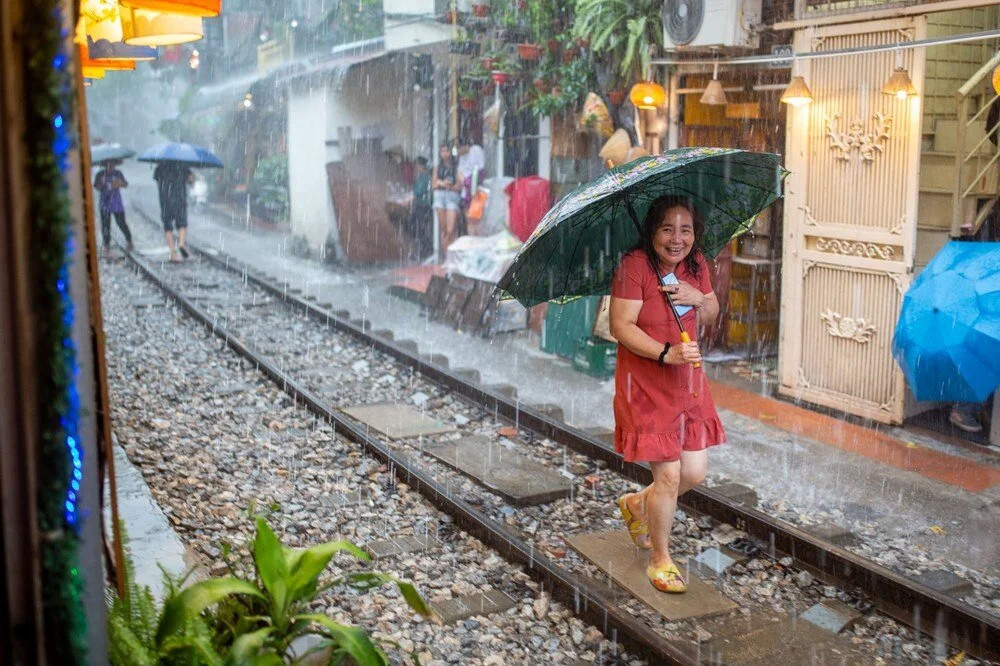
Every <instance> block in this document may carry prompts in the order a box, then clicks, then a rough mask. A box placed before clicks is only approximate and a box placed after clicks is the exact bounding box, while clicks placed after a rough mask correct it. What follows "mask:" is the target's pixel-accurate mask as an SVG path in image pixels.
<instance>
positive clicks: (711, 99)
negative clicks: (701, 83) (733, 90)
mask: <svg viewBox="0 0 1000 666" xmlns="http://www.w3.org/2000/svg"><path fill="white" fill-rule="evenodd" d="M701 103H702V104H708V105H709V106H725V105H726V91H725V90H723V89H722V81H720V80H719V61H718V60H716V61H715V65H714V66H713V68H712V80H711V81H709V82H708V87H706V88H705V92H704V93H703V94H702V96H701Z"/></svg>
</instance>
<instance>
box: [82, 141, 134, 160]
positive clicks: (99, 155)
mask: <svg viewBox="0 0 1000 666" xmlns="http://www.w3.org/2000/svg"><path fill="white" fill-rule="evenodd" d="M133 155H135V151H134V150H129V149H128V148H125V147H124V146H122V145H121V144H118V143H100V144H97V145H95V146H91V147H90V161H91V162H92V163H93V164H101V163H103V162H114V161H116V160H123V159H125V158H126V157H132V156H133Z"/></svg>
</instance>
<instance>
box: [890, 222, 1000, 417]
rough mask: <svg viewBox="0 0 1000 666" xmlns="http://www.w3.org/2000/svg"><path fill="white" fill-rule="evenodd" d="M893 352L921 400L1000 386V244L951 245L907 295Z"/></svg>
mask: <svg viewBox="0 0 1000 666" xmlns="http://www.w3.org/2000/svg"><path fill="white" fill-rule="evenodd" d="M892 351H893V354H894V355H895V357H896V360H897V361H898V362H899V365H900V366H901V367H902V368H903V374H904V375H906V381H907V382H908V383H909V385H910V388H911V389H912V390H913V394H914V395H915V396H916V398H917V399H918V400H942V401H947V402H984V401H985V400H986V399H987V398H988V397H989V395H990V394H991V393H992V392H993V391H995V390H996V389H997V388H998V387H1000V353H998V351H1000V243H977V242H957V241H952V242H950V243H948V244H947V245H945V246H944V248H943V249H942V250H941V251H940V252H938V254H937V256H935V257H934V259H932V260H931V263H929V264H928V265H927V267H926V268H925V269H924V270H923V272H922V273H921V274H920V276H919V277H918V278H917V279H916V280H914V281H913V285H912V286H911V287H910V289H909V291H907V292H906V296H905V298H904V299H903V310H902V312H901V313H900V315H899V323H898V324H897V325H896V333H895V335H894V336H893V339H892Z"/></svg>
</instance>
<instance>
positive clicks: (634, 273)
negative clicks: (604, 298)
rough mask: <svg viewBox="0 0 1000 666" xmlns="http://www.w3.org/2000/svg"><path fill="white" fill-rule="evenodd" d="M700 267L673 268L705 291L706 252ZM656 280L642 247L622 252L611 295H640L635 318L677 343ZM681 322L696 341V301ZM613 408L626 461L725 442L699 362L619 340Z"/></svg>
mask: <svg viewBox="0 0 1000 666" xmlns="http://www.w3.org/2000/svg"><path fill="white" fill-rule="evenodd" d="M698 266H699V271H698V277H694V276H693V275H691V273H690V272H689V271H688V270H687V267H686V266H685V264H684V262H681V263H680V264H679V265H678V266H677V269H676V270H675V271H674V275H675V276H676V277H677V279H678V280H682V281H686V282H689V283H690V284H692V285H694V286H695V287H697V288H698V289H699V290H700V291H701V292H702V293H703V294H707V293H709V292H711V291H712V286H711V283H710V282H709V278H708V265H707V264H706V262H705V259H704V257H701V256H699V258H698ZM658 284H659V283H658V281H657V279H656V275H655V274H654V273H653V269H652V268H650V266H649V260H648V259H647V258H646V254H645V252H643V251H641V250H633V251H632V252H629V253H628V254H626V255H625V256H624V257H622V261H621V264H620V265H619V266H618V270H617V271H615V277H614V281H613V282H612V284H611V295H612V296H614V297H615V298H623V299H627V300H633V301H638V300H641V301H642V302H643V303H642V309H641V310H639V318H638V320H637V321H636V324H637V325H638V326H639V328H640V329H642V330H643V332H645V333H646V334H647V335H649V336H650V337H651V338H653V339H654V340H656V341H657V342H660V343H661V344H662V343H665V342H670V344H671V345H675V344H679V343H680V341H681V335H680V331H679V330H678V329H677V322H676V321H675V320H674V317H673V315H672V314H671V313H670V312H669V311H668V310H667V303H666V299H664V298H663V294H662V293H661V292H660V291H659V290H658V289H657V286H658ZM681 323H682V324H683V325H684V330H686V331H687V332H688V335H690V336H691V339H692V340H697V339H698V336H697V330H696V329H697V327H698V322H697V314H696V313H695V310H694V309H693V308H692V309H691V310H690V311H688V312H687V313H685V314H684V316H683V317H681ZM614 408H615V450H616V451H618V453H620V454H622V455H623V456H624V457H625V460H627V461H629V462H663V461H673V460H678V459H680V457H681V451H682V450H684V451H700V450H702V449H705V448H708V447H709V446H715V445H716V444H722V443H724V442H725V441H726V433H725V432H724V431H723V429H722V422H721V421H719V415H718V414H717V413H716V411H715V403H714V402H713V401H712V394H711V392H710V391H709V388H708V382H707V381H706V378H705V371H704V370H703V369H702V368H697V369H696V368H694V367H693V366H692V365H690V364H685V365H666V364H664V365H662V366H661V365H660V364H659V363H658V362H657V361H656V360H655V359H648V358H643V357H641V356H638V355H636V354H634V353H632V352H631V351H629V350H628V349H627V348H626V347H625V346H624V345H622V344H620V343H619V345H618V365H617V368H616V369H615V402H614Z"/></svg>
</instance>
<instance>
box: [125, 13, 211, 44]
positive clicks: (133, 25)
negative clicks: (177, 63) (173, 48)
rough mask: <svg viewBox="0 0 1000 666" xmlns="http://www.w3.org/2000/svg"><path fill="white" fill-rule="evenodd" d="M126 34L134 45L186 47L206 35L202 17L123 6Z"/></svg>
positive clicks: (126, 41) (127, 39) (128, 40)
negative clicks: (174, 45)
mask: <svg viewBox="0 0 1000 666" xmlns="http://www.w3.org/2000/svg"><path fill="white" fill-rule="evenodd" d="M121 18H122V33H123V34H124V37H125V43H126V44H130V45H133V46H169V45H171V44H186V43H187V42H194V41H197V40H199V39H201V38H202V37H203V36H204V31H203V29H202V25H201V17H198V16H194V15H191V14H174V13H170V12H160V11H154V10H151V9H136V8H134V7H122V11H121Z"/></svg>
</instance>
